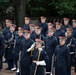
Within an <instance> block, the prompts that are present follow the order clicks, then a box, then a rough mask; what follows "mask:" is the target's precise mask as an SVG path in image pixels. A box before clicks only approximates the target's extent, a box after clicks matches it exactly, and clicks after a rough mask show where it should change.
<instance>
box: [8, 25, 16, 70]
mask: <svg viewBox="0 0 76 75" xmlns="http://www.w3.org/2000/svg"><path fill="white" fill-rule="evenodd" d="M15 28H16V25H14V24H11V26H10V32H9V33H8V34H7V38H6V47H7V56H6V58H7V64H8V68H6V70H11V69H12V68H13V67H14V44H15V36H16V34H15Z"/></svg>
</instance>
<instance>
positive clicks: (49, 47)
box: [45, 28, 57, 72]
mask: <svg viewBox="0 0 76 75" xmlns="http://www.w3.org/2000/svg"><path fill="white" fill-rule="evenodd" d="M54 32H55V29H54V28H51V29H50V30H49V31H48V36H47V37H46V39H45V49H46V52H47V54H48V56H49V60H50V61H49V63H48V64H47V66H46V71H47V72H51V63H52V55H53V54H54V52H55V47H56V45H57V39H56V37H55V36H54Z"/></svg>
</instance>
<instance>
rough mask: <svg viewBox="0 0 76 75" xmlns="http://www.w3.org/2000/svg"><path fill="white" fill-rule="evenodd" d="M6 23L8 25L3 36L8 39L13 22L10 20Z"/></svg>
mask: <svg viewBox="0 0 76 75" xmlns="http://www.w3.org/2000/svg"><path fill="white" fill-rule="evenodd" d="M5 23H6V27H5V29H4V31H3V36H4V38H5V39H6V37H7V33H9V31H10V25H11V24H12V21H11V20H9V19H6V21H5Z"/></svg>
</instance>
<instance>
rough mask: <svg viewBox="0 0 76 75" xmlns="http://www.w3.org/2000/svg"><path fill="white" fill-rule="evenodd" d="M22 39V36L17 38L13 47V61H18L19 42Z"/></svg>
mask: <svg viewBox="0 0 76 75" xmlns="http://www.w3.org/2000/svg"><path fill="white" fill-rule="evenodd" d="M23 39H24V36H21V37H20V36H18V37H17V39H16V45H15V52H14V54H15V59H17V60H18V56H19V52H20V46H21V42H22V40H23Z"/></svg>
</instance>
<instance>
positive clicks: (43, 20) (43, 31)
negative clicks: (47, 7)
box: [39, 16, 48, 36]
mask: <svg viewBox="0 0 76 75" xmlns="http://www.w3.org/2000/svg"><path fill="white" fill-rule="evenodd" d="M40 18H41V23H40V24H39V26H40V27H41V28H42V31H41V34H42V35H44V36H46V32H47V30H48V24H47V23H46V17H44V16H41V17H40Z"/></svg>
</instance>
